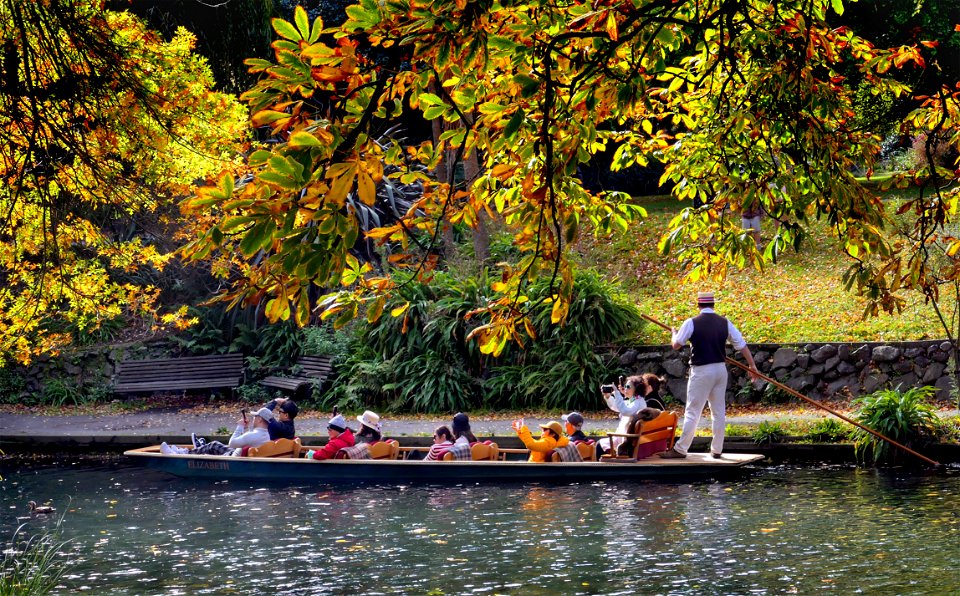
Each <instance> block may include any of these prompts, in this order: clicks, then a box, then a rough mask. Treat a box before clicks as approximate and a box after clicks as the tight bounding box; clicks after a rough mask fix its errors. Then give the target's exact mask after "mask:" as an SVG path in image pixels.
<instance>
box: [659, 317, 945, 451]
mask: <svg viewBox="0 0 960 596" xmlns="http://www.w3.org/2000/svg"><path fill="white" fill-rule="evenodd" d="M640 316H641V317H643V318H644V319H646V320H648V321H650V322H651V323H653V324H654V325H659V326H660V327H663V328H664V329H666V330H667V331H672V329H671V328H670V327H668V326H667V325H664V324H663V323H661V322H660V321H658V320H656V319H654V318H653V317H649V316H647V315H644V314H641V315H640ZM726 361H727V362H728V363H729V364H732V365H734V366H736V367H737V368H742V369H743V370H745V371H747V372H753V371H750V367H749V366H747V365H746V364H743V363H742V362H738V361H736V360H734V359H733V358H726ZM754 374H755V375H757V376H758V377H760V378H761V379H763V380H764V381H766V382H768V383H770V384H771V385H774V386H776V387H779V388H780V389H783V390H784V391H786V392H787V393H789V394H790V395H792V396H794V397H799V398H800V399H802V400H803V401H805V402H807V403H808V404H812V405H814V406H816V407H818V408H820V409H821V410H826V411H827V412H829V413H831V414H833V415H834V416H836V417H837V418H839V419H840V420H843V421H844V422H849V423H850V424H852V425H854V426H856V427H857V428H859V429H861V430H864V431H866V432H868V433H870V434H871V435H873V436H875V437H878V438H880V439H883V440H884V441H886V442H887V443H890V444H891V445H893V446H895V447H899V448H900V449H903V450H904V451H906V452H907V453H909V454H910V455H913V456H915V457H918V458H920V459H922V460H923V461H925V462H927V463H929V464H931V465H933V466H936V467H938V468H941V467H943V466H942V465H941V464H940V463H939V462H936V461H934V460H932V459H930V458H929V457H927V456H926V455H923V454H920V453H917V452H916V451H914V450H913V449H910V448H909V447H907V446H906V445H903V444H901V443H898V442H896V441H894V440H893V439H891V438H890V437H886V436H884V435H882V434H880V433H878V432H877V431H875V430H873V429H872V428H868V427H866V426H864V425H862V424H860V423H859V422H856V421H855V420H851V419H850V418H847V417H846V416H844V415H843V414H841V413H840V412H836V411H834V410H833V409H831V408H829V407H828V406H826V405H824V404H822V403H820V402H818V401H817V400H815V399H810V398H809V397H807V396H806V395H803V394H801V393H799V392H797V391H794V390H793V389H791V388H789V387H787V386H786V385H784V384H783V383H780V382H778V381H776V380H774V379H771V378H770V377H768V376H767V375H765V374H763V373H762V372H759V371H756V372H754Z"/></svg>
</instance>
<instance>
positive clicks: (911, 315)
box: [578, 198, 952, 344]
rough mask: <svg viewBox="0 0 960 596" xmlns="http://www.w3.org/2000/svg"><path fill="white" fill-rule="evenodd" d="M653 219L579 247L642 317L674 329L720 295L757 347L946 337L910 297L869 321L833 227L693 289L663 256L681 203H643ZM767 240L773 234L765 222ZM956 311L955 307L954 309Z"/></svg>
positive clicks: (657, 333) (721, 307)
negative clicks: (763, 262)
mask: <svg viewBox="0 0 960 596" xmlns="http://www.w3.org/2000/svg"><path fill="white" fill-rule="evenodd" d="M642 204H643V206H644V207H645V208H646V209H647V211H648V213H649V217H648V218H647V219H646V220H644V221H642V222H640V223H639V224H637V225H635V226H634V228H633V229H632V230H631V232H630V233H629V234H616V235H614V236H612V237H610V238H600V239H594V238H585V239H583V240H581V242H580V243H579V245H578V249H579V254H580V263H581V265H583V266H587V267H596V268H597V269H599V270H601V271H604V272H606V275H608V276H609V277H610V278H612V279H617V280H619V281H620V283H621V284H622V285H623V287H624V289H625V291H626V292H627V294H628V295H629V296H631V297H633V299H634V301H635V302H636V304H637V306H638V307H639V308H640V310H641V312H643V313H644V314H647V315H649V316H651V317H654V318H656V319H658V320H660V321H662V322H663V323H665V324H667V325H673V326H679V325H680V323H681V322H682V321H683V319H685V318H686V317H689V316H692V315H694V314H696V307H695V304H694V302H695V300H694V299H695V296H696V292H697V291H698V290H713V291H715V292H717V296H718V304H717V310H718V311H719V312H720V313H721V314H724V315H729V316H730V317H731V319H733V320H734V321H735V322H736V324H737V326H738V327H739V328H740V330H741V331H742V332H743V334H744V336H745V337H746V338H747V341H749V342H751V343H763V342H771V343H802V342H827V341H910V340H920V339H934V338H940V337H944V332H943V329H942V327H941V326H940V323H939V320H938V319H937V318H936V315H935V313H934V311H933V309H932V308H931V307H930V306H928V305H924V304H923V299H922V297H920V296H918V295H916V294H911V293H906V294H904V295H903V296H904V297H905V298H907V307H906V308H905V309H904V311H903V312H902V313H900V314H892V315H888V314H885V313H882V314H881V315H880V316H878V317H874V318H869V319H866V320H864V319H863V318H862V317H863V312H864V309H865V307H866V301H865V300H863V299H862V298H860V297H858V296H856V294H854V293H851V292H846V291H844V290H843V287H842V283H841V278H842V275H843V272H844V271H845V270H846V269H847V268H848V267H849V266H850V261H849V259H848V258H847V257H846V256H845V255H843V254H842V253H840V252H839V250H837V248H836V246H837V241H836V239H835V238H834V237H832V236H830V234H829V231H828V229H827V227H826V226H825V225H821V224H814V228H813V232H812V236H811V237H810V238H808V239H807V241H806V242H805V243H804V245H803V246H802V247H801V250H800V252H799V253H796V252H793V251H792V250H791V251H789V252H788V253H786V254H784V255H781V259H780V261H779V262H778V263H776V264H770V265H767V266H766V267H765V269H764V270H763V271H757V270H755V269H746V270H735V269H731V271H730V273H729V275H728V276H727V278H726V279H725V280H723V281H720V282H714V281H707V282H698V283H696V284H691V283H687V282H685V281H683V278H684V272H683V271H682V269H681V267H680V266H679V264H677V262H676V260H675V257H673V256H666V257H664V256H660V255H658V254H657V241H658V240H659V238H660V236H661V235H662V234H663V232H664V231H665V230H666V229H667V226H668V224H669V222H670V219H671V218H672V217H673V215H674V214H675V213H676V212H677V211H679V209H680V206H681V204H680V203H678V202H677V201H673V200H670V199H662V198H658V199H656V200H652V201H648V200H643V202H642ZM763 225H764V229H763V239H764V240H763V241H764V242H766V241H769V239H770V236H771V235H772V234H773V229H772V225H771V223H770V221H769V220H764V222H763ZM947 307H948V308H952V302H950V303H949V304H947ZM639 339H641V340H643V341H645V342H648V343H654V344H659V343H667V342H668V341H669V337H668V336H667V334H666V332H665V331H663V330H661V329H660V328H658V327H656V326H654V325H648V326H647V328H646V329H645V330H644V332H643V334H642V335H641V337H640V338H639Z"/></svg>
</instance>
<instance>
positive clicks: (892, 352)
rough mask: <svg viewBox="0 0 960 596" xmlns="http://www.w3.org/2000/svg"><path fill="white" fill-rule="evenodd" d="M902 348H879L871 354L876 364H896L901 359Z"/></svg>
mask: <svg viewBox="0 0 960 596" xmlns="http://www.w3.org/2000/svg"><path fill="white" fill-rule="evenodd" d="M900 354H901V352H900V348H897V347H894V346H877V347H875V348H874V349H873V351H872V352H871V353H870V358H871V360H873V361H874V362H896V361H897V360H899V359H900Z"/></svg>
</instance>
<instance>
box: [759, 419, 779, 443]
mask: <svg viewBox="0 0 960 596" xmlns="http://www.w3.org/2000/svg"><path fill="white" fill-rule="evenodd" d="M786 436H787V430H786V428H785V427H784V426H783V424H781V423H779V422H767V421H766V420H764V421H763V422H761V423H760V424H758V425H757V428H756V430H754V431H753V433H752V434H751V438H752V439H753V442H754V443H756V444H757V445H772V444H774V443H782V442H783V439H784V437H786Z"/></svg>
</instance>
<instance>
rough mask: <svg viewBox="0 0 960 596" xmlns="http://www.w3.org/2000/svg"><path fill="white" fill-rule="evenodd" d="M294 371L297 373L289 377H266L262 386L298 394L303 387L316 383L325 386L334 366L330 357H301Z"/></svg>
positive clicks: (262, 381)
mask: <svg viewBox="0 0 960 596" xmlns="http://www.w3.org/2000/svg"><path fill="white" fill-rule="evenodd" d="M294 370H295V371H297V372H295V373H292V374H291V375H289V376H285V377H281V376H273V377H266V378H265V379H262V380H261V381H260V384H261V385H264V386H265V387H274V388H276V389H281V390H284V391H290V392H291V393H294V394H297V393H298V392H299V391H300V389H301V388H302V387H306V386H311V385H313V384H314V383H317V384H323V382H324V381H326V380H327V377H328V376H330V372H331V371H332V370H333V366H332V364H331V358H330V357H329V356H301V357H300V359H299V360H297V365H296V366H295V367H294Z"/></svg>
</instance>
